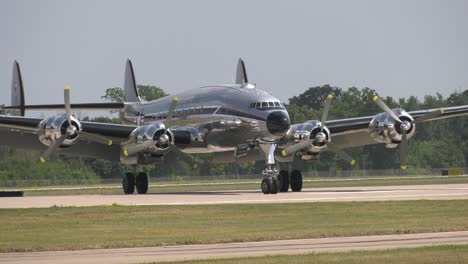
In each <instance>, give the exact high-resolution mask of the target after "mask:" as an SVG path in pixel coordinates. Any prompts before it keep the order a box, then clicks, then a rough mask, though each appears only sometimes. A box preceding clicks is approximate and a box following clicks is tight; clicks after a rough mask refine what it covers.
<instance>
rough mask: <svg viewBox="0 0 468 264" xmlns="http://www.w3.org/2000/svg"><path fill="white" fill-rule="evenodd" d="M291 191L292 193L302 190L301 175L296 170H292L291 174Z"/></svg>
mask: <svg viewBox="0 0 468 264" xmlns="http://www.w3.org/2000/svg"><path fill="white" fill-rule="evenodd" d="M291 190H292V191H293V192H300V191H301V190H302V173H301V172H300V171H298V170H293V171H292V173H291Z"/></svg>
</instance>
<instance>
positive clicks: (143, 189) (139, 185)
mask: <svg viewBox="0 0 468 264" xmlns="http://www.w3.org/2000/svg"><path fill="white" fill-rule="evenodd" d="M136 189H137V193H139V194H145V193H147V192H148V176H146V173H144V172H139V173H138V175H137V178H136Z"/></svg>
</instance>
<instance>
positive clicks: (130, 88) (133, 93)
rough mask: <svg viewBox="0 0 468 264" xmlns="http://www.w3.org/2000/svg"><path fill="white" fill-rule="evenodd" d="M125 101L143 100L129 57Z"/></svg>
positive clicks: (126, 67) (126, 71)
mask: <svg viewBox="0 0 468 264" xmlns="http://www.w3.org/2000/svg"><path fill="white" fill-rule="evenodd" d="M124 101H125V102H141V99H140V96H139V95H138V90H137V85H136V81H135V73H134V72H133V66H132V62H131V61H130V60H129V59H127V64H126V66H125V80H124Z"/></svg>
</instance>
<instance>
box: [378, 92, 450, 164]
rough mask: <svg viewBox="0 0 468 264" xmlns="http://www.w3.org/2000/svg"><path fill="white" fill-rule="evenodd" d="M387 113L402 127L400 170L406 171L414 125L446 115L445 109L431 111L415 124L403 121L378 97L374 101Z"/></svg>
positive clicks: (418, 118) (416, 119)
mask: <svg viewBox="0 0 468 264" xmlns="http://www.w3.org/2000/svg"><path fill="white" fill-rule="evenodd" d="M372 100H373V101H374V102H375V103H376V104H377V105H378V106H379V107H380V109H382V110H383V111H384V112H385V113H387V114H388V115H389V116H390V117H391V118H392V119H393V120H394V121H395V122H397V123H398V124H399V125H400V129H401V142H400V168H401V169H402V170H406V169H407V168H408V166H407V165H406V160H407V156H408V131H410V130H411V128H412V127H413V124H417V123H421V122H424V121H428V120H430V119H433V118H436V117H438V116H440V115H442V114H443V113H444V111H445V110H444V109H437V110H434V111H431V112H429V113H427V114H425V115H422V116H419V117H417V118H415V119H414V121H413V122H410V121H406V120H405V121H402V120H401V119H400V118H399V117H398V116H397V115H396V113H395V112H393V110H392V109H390V108H389V107H388V106H387V105H386V104H385V102H384V101H382V100H381V99H380V98H379V97H378V96H377V95H376V96H374V98H373V99H372Z"/></svg>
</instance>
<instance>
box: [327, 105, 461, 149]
mask: <svg viewBox="0 0 468 264" xmlns="http://www.w3.org/2000/svg"><path fill="white" fill-rule="evenodd" d="M442 109H443V113H441V114H440V115H438V116H436V117H434V118H429V119H426V120H424V121H423V122H428V121H434V120H439V119H446V118H451V117H457V116H463V115H468V105H463V106H454V107H446V108H435V109H427V110H418V111H411V112H408V114H410V115H411V116H412V117H413V118H415V119H417V118H419V117H421V116H424V115H427V114H429V113H431V112H434V111H437V110H442ZM373 118H374V116H365V117H358V118H346V119H338V120H332V121H327V122H326V123H325V124H326V126H327V127H328V129H329V130H330V133H331V135H332V138H333V142H334V143H335V144H337V145H338V146H339V147H340V148H349V147H357V146H364V145H370V144H376V143H379V142H377V141H375V140H374V139H373V138H371V137H370V135H369V132H368V128H369V123H370V122H371V120H372V119H373Z"/></svg>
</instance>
